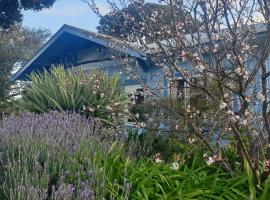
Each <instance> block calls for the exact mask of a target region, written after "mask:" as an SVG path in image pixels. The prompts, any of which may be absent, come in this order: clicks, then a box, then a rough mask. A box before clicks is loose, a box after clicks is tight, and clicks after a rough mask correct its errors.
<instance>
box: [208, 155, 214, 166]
mask: <svg viewBox="0 0 270 200" xmlns="http://www.w3.org/2000/svg"><path fill="white" fill-rule="evenodd" d="M214 162H215V160H214V158H212V157H211V156H210V157H209V158H208V160H207V161H206V164H207V165H211V164H212V163H214Z"/></svg>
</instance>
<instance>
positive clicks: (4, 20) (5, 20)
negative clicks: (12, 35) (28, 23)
mask: <svg viewBox="0 0 270 200" xmlns="http://www.w3.org/2000/svg"><path fill="white" fill-rule="evenodd" d="M54 2H55V0H35V1H29V0H21V1H19V0H8V1H7V0H5V1H1V4H0V27H3V28H9V27H10V26H11V25H14V24H15V23H16V22H17V23H20V22H21V21H22V13H21V10H28V9H32V10H35V11H38V10H41V9H43V8H49V7H51V6H52V5H53V3H54Z"/></svg>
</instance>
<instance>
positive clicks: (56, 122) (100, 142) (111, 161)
mask: <svg viewBox="0 0 270 200" xmlns="http://www.w3.org/2000/svg"><path fill="white" fill-rule="evenodd" d="M104 135H107V134H106V133H104V130H103V129H102V128H101V127H100V125H99V121H97V120H93V119H91V118H89V119H86V118H84V117H82V116H81V115H79V114H71V113H70V114H69V113H57V112H50V113H44V114H40V115H37V114H23V115H21V116H17V117H10V118H5V119H3V121H2V123H1V124H0V138H1V139H0V199H37V200H39V199H87V200H88V199H89V200H91V199H120V200H121V199H220V200H223V199H230V200H231V199H235V200H237V199H249V198H250V196H251V195H252V199H258V200H268V199H269V194H270V193H269V189H270V188H269V187H270V185H269V183H270V178H269V179H268V180H267V181H266V182H265V183H263V184H261V185H258V186H254V183H253V180H252V174H251V172H250V169H249V168H248V166H247V169H246V172H245V173H243V174H239V175H236V176H235V177H230V176H229V175H228V173H226V172H223V171H222V170H220V169H219V168H217V167H214V166H213V167H209V166H207V165H205V164H201V165H200V166H199V165H198V161H199V162H200V158H199V157H200V156H201V155H198V156H197V155H194V156H193V158H190V162H188V163H187V164H186V163H181V162H178V161H175V162H178V165H179V168H178V169H177V168H172V165H171V164H164V163H154V162H153V161H152V159H140V160H138V161H135V160H133V159H132V158H129V157H127V156H126V154H125V152H126V149H125V148H127V147H125V146H123V145H121V144H120V143H118V142H112V140H111V139H110V138H106V137H105V139H104ZM109 135H112V134H109ZM256 196H257V198H256Z"/></svg>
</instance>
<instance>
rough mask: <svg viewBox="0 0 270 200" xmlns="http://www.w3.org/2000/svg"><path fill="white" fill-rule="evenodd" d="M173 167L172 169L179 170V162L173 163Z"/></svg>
mask: <svg viewBox="0 0 270 200" xmlns="http://www.w3.org/2000/svg"><path fill="white" fill-rule="evenodd" d="M171 169H172V170H178V169H179V164H178V163H177V162H174V163H172V166H171Z"/></svg>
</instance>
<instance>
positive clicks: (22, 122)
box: [0, 112, 110, 199]
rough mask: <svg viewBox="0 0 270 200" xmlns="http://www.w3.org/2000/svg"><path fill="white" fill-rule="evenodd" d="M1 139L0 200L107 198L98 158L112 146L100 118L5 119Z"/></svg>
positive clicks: (64, 115) (68, 115)
mask: <svg viewBox="0 0 270 200" xmlns="http://www.w3.org/2000/svg"><path fill="white" fill-rule="evenodd" d="M0 136H1V140H0V143H1V147H0V152H1V154H0V155H1V157H0V161H1V162H0V168H1V172H0V174H1V175H0V177H1V179H0V181H1V183H0V191H1V192H0V194H1V199H5V198H7V199H48V198H52V199H74V198H75V199H78V198H80V199H94V195H95V196H97V197H98V196H99V195H101V194H102V190H103V189H104V187H105V175H104V172H103V170H100V169H99V168H97V166H98V167H99V163H98V162H99V160H95V159H98V158H99V157H102V156H101V154H103V152H105V150H106V149H108V146H109V145H110V144H109V142H108V141H109V140H107V139H106V137H104V134H103V132H102V131H101V126H100V122H99V121H98V120H95V119H86V118H84V117H82V116H81V115H79V114H75V113H73V114H72V113H57V112H50V113H44V114H41V115H37V114H29V113H27V114H22V115H21V116H14V117H10V118H5V119H3V120H2V122H1V126H0ZM107 145H108V146H107ZM100 161H101V160H100ZM94 191H95V193H94Z"/></svg>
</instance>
